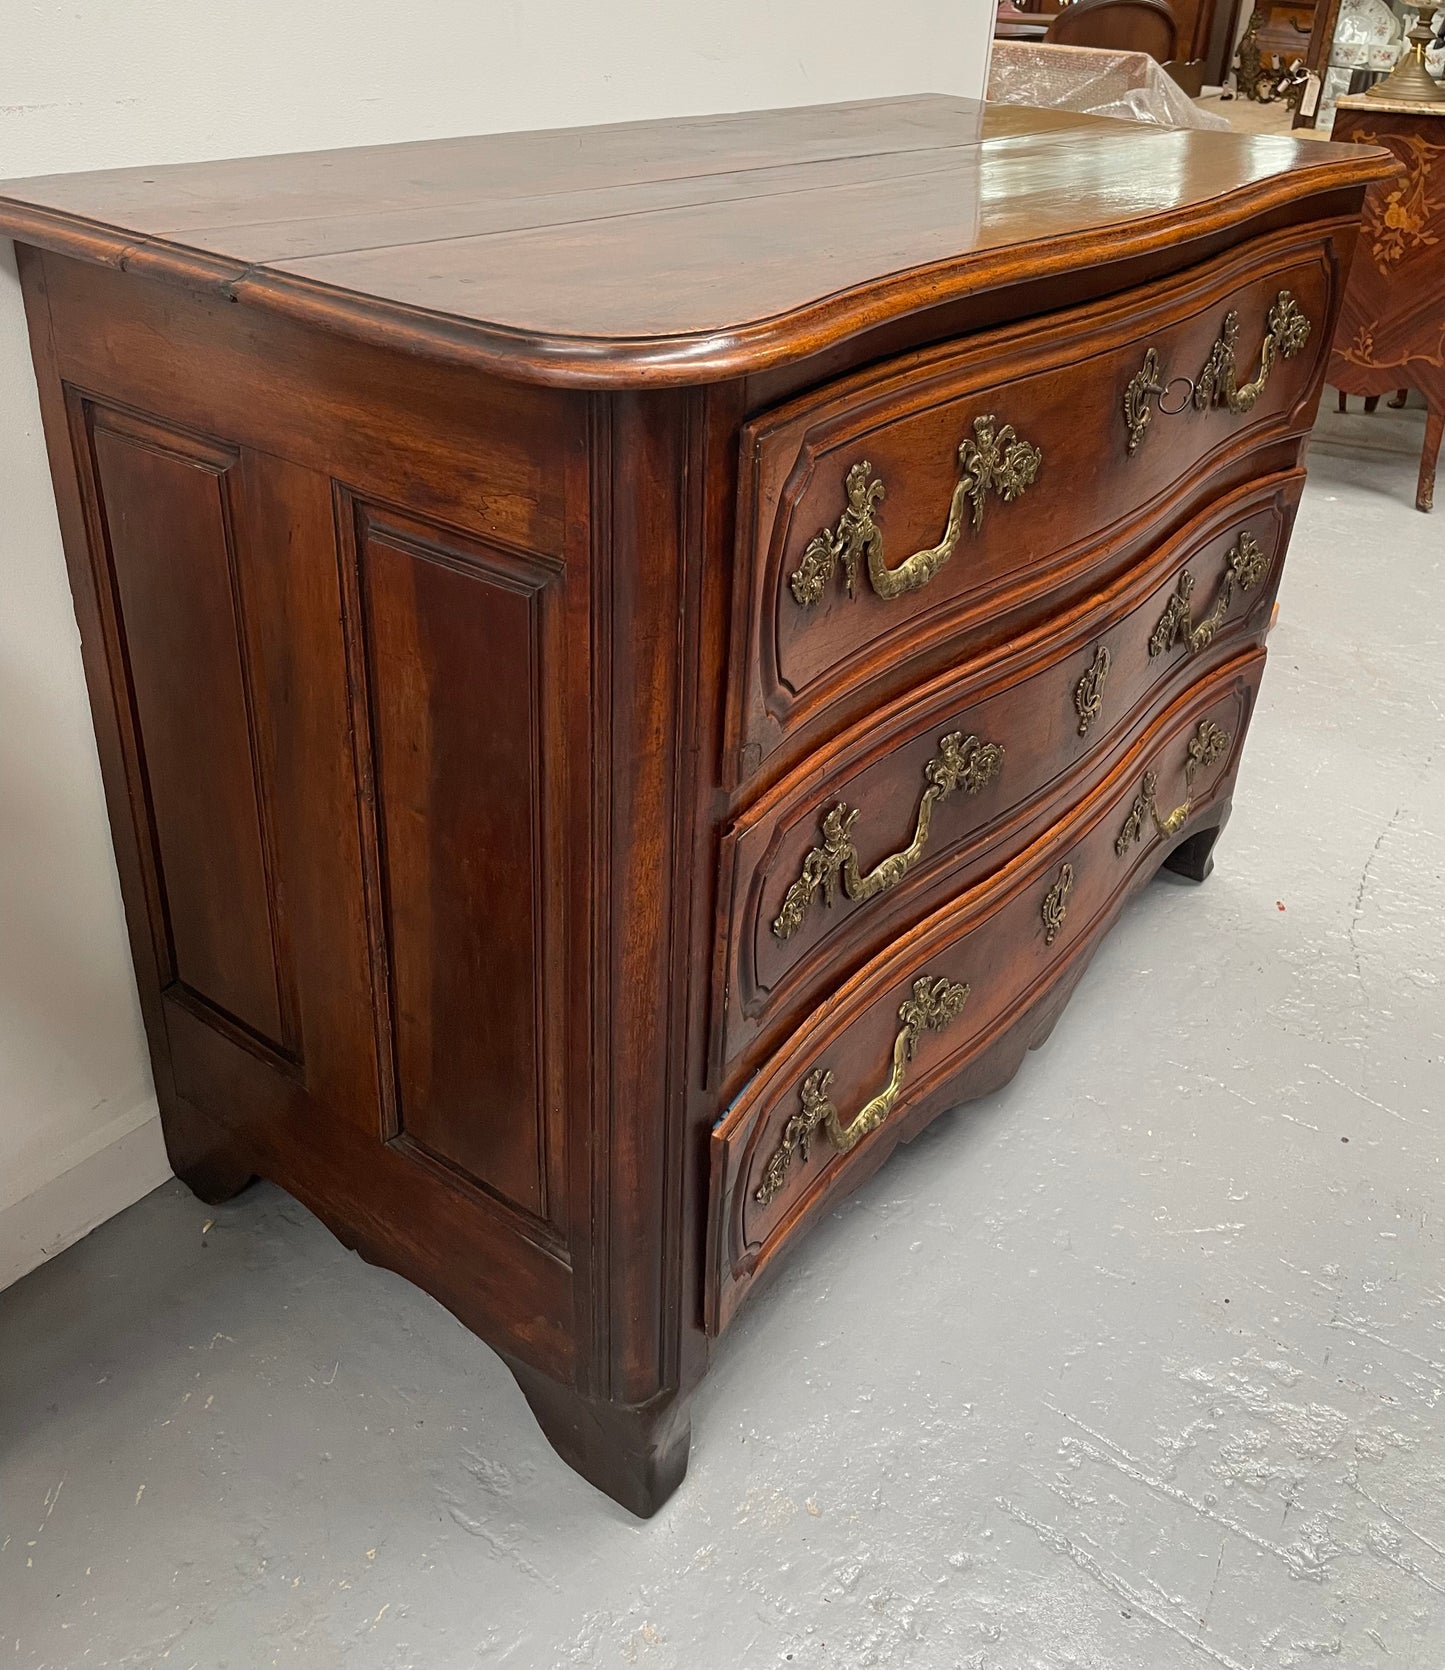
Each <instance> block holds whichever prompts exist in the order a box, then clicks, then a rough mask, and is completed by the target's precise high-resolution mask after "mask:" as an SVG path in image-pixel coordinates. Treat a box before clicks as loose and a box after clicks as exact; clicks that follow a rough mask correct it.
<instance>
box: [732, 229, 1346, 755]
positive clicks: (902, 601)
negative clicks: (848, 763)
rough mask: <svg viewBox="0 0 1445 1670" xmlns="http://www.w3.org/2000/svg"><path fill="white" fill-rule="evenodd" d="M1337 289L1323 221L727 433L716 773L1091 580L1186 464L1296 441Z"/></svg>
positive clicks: (815, 733) (846, 384) (1215, 463)
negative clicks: (733, 453)
mask: <svg viewBox="0 0 1445 1670" xmlns="http://www.w3.org/2000/svg"><path fill="white" fill-rule="evenodd" d="M1338 289H1339V285H1338V272H1337V260H1336V251H1335V245H1334V242H1333V240H1332V238H1331V237H1330V236H1329V235H1328V234H1325V235H1322V234H1321V232H1320V231H1319V229H1318V228H1315V229H1312V230H1311V231H1310V232H1308V233H1301V232H1291V233H1288V234H1280V235H1278V236H1275V237H1273V238H1269V239H1265V240H1261V241H1259V242H1257V243H1254V244H1251V245H1249V246H1247V247H1246V248H1244V249H1242V250H1238V251H1234V252H1232V253H1231V254H1230V255H1228V256H1225V257H1222V258H1220V259H1219V260H1217V261H1215V262H1211V263H1209V264H1207V265H1205V266H1203V267H1199V268H1195V269H1192V270H1191V271H1190V272H1189V273H1187V274H1185V275H1183V276H1181V277H1177V278H1174V279H1171V280H1167V281H1163V282H1160V283H1158V284H1154V285H1151V286H1149V287H1147V288H1144V289H1141V290H1138V291H1135V292H1132V293H1130V294H1128V295H1125V296H1122V297H1114V298H1112V299H1110V300H1109V301H1107V302H1103V303H1097V304H1093V305H1091V306H1089V307H1085V308H1078V309H1074V310H1072V311H1070V312H1067V313H1062V314H1056V315H1052V316H1049V317H1045V318H1042V319H1036V320H1033V321H1031V322H1029V323H1027V324H1025V325H1020V326H1013V327H1010V328H1008V329H1005V330H1000V331H995V332H991V333H988V334H986V335H981V336H978V337H974V338H970V339H968V340H967V341H964V342H955V343H952V344H947V345H945V346H943V347H941V348H937V349H932V350H929V351H926V352H921V353H918V354H914V355H911V356H909V357H907V358H906V359H904V360H901V361H894V362H890V363H889V364H887V365H884V366H882V367H879V368H876V369H875V370H873V371H870V372H867V373H862V374H859V375H858V376H855V377H852V378H850V379H847V380H845V381H843V382H840V383H835V384H830V385H827V386H826V387H824V388H822V389H820V390H817V391H815V392H812V393H810V394H808V395H805V396H802V397H800V398H799V399H797V400H794V401H792V402H790V403H789V404H788V405H786V406H784V407H782V408H780V409H778V410H776V411H773V412H769V413H766V414H764V415H763V416H761V417H759V418H757V419H755V420H754V421H753V422H751V423H750V424H748V425H746V426H745V428H744V431H743V437H742V455H741V466H740V495H741V498H740V507H739V516H738V535H737V538H738V566H739V572H740V573H741V574H742V575H745V576H746V580H745V582H744V585H745V587H746V590H745V593H744V601H743V602H742V603H741V604H740V606H739V619H738V625H737V629H736V637H735V641H734V646H733V665H732V672H731V682H732V692H731V701H730V713H729V725H730V731H729V741H730V744H731V745H732V746H731V747H730V750H729V752H730V765H731V769H732V771H733V772H734V777H735V780H736V781H737V782H739V783H741V782H744V781H746V780H748V778H749V777H751V776H752V775H753V774H754V773H755V772H757V771H759V770H760V769H761V767H762V766H763V764H764V762H766V761H768V760H769V759H770V758H771V756H773V755H774V754H776V753H777V752H778V751H779V750H780V749H781V750H783V751H784V752H783V757H782V759H781V760H780V761H779V762H778V765H780V766H781V765H785V764H786V763H787V762H788V761H790V760H792V759H794V758H796V757H798V755H799V754H800V753H801V752H802V750H803V749H804V748H805V747H806V746H808V745H809V744H811V743H815V742H816V741H818V740H821V738H822V737H823V736H825V735H828V734H833V733H835V732H836V731H837V730H838V729H839V728H840V726H841V725H842V724H843V723H845V722H847V721H849V720H851V719H852V718H854V717H856V716H857V713H858V710H859V708H860V706H862V705H871V706H875V707H876V705H877V700H878V697H879V695H880V693H881V694H896V693H897V692H899V691H900V690H902V689H904V688H905V687H907V686H908V685H909V684H912V683H915V682H916V681H917V680H918V679H919V678H920V677H921V676H924V675H926V674H929V673H932V672H938V671H941V670H942V669H943V667H944V666H946V665H948V664H949V663H950V662H952V663H956V662H957V660H958V659H959V655H960V650H961V649H964V648H966V647H968V646H970V644H972V647H978V646H979V645H982V644H984V643H990V642H998V641H999V640H1000V639H1001V638H1003V637H1006V636H1010V635H1012V634H1014V633H1016V632H1018V631H1020V630H1024V629H1026V628H1027V626H1028V625H1030V624H1033V622H1035V621H1036V620H1037V619H1038V618H1039V616H1040V614H1041V612H1042V611H1043V610H1045V609H1048V608H1051V607H1055V606H1056V605H1057V603H1058V602H1059V600H1060V599H1061V598H1063V597H1068V596H1077V595H1080V594H1081V593H1082V592H1083V591H1085V590H1087V589H1089V588H1090V587H1096V586H1098V585H1099V584H1101V583H1103V581H1104V580H1105V579H1107V577H1108V575H1109V573H1117V572H1119V571H1120V569H1122V568H1123V567H1124V566H1126V564H1127V562H1128V561H1130V560H1133V558H1134V557H1135V556H1137V554H1138V553H1139V551H1140V550H1141V549H1143V548H1145V547H1146V546H1147V544H1148V543H1150V542H1151V541H1152V540H1153V539H1154V538H1157V536H1158V533H1159V531H1160V529H1161V528H1163V527H1164V526H1166V525H1167V524H1168V523H1169V522H1170V521H1171V520H1178V519H1179V517H1180V508H1181V505H1185V506H1186V507H1187V505H1188V504H1189V503H1190V502H1191V501H1192V500H1193V499H1195V498H1198V497H1202V493H1201V492H1200V489H1201V484H1203V482H1204V478H1205V477H1206V476H1207V475H1208V474H1209V473H1210V472H1212V471H1215V470H1221V471H1224V470H1228V469H1229V468H1230V466H1231V464H1232V463H1233V462H1234V461H1237V460H1239V459H1241V458H1243V457H1245V456H1246V455H1247V454H1248V453H1249V452H1251V451H1252V450H1255V449H1257V448H1259V447H1260V446H1262V445H1264V444H1266V443H1269V442H1272V441H1279V440H1281V439H1283V438H1286V437H1289V436H1300V435H1303V434H1304V433H1305V432H1306V431H1307V430H1308V428H1309V425H1310V423H1311V422H1312V421H1313V418H1314V413H1315V409H1316V406H1317V404H1318V398H1319V391H1320V387H1321V375H1322V364H1323V358H1322V356H1323V355H1324V353H1325V351H1326V349H1327V347H1328V341H1329V324H1330V321H1331V319H1332V318H1333V315H1334V310H1335V305H1336V297H1337V294H1338ZM1236 474H1237V472H1236Z"/></svg>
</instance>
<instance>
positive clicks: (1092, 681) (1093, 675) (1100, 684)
mask: <svg viewBox="0 0 1445 1670" xmlns="http://www.w3.org/2000/svg"><path fill="white" fill-rule="evenodd" d="M1113 665H1114V658H1113V656H1112V655H1110V654H1109V646H1108V645H1107V644H1100V645H1098V647H1097V648H1096V649H1095V650H1094V659H1093V662H1092V663H1091V665H1090V666H1089V668H1088V670H1087V671H1086V672H1085V674H1084V676H1083V677H1082V678H1081V679H1080V680H1079V682H1078V683H1077V684H1076V685H1075V686H1074V712H1075V713H1077V714H1078V716H1079V735H1080V736H1087V735H1088V734H1089V727H1090V726H1091V725H1092V724H1093V723H1094V721H1095V720H1096V719H1097V718H1098V717H1099V710H1100V708H1102V707H1103V705H1104V680H1105V679H1107V678H1108V676H1109V669H1110V667H1112V666H1113Z"/></svg>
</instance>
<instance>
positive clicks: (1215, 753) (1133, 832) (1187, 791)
mask: <svg viewBox="0 0 1445 1670" xmlns="http://www.w3.org/2000/svg"><path fill="white" fill-rule="evenodd" d="M1228 747H1229V732H1228V731H1222V730H1220V728H1219V726H1218V725H1216V724H1215V723H1214V722H1213V721H1212V720H1209V719H1201V720H1200V722H1199V728H1198V729H1197V730H1196V731H1195V733H1194V735H1193V736H1192V737H1190V739H1189V749H1188V753H1187V755H1186V757H1185V761H1184V798H1183V800H1181V801H1180V803H1179V804H1178V805H1177V806H1176V807H1175V808H1174V810H1173V811H1172V812H1164V813H1161V812H1160V810H1159V807H1158V805H1157V803H1156V802H1155V798H1154V796H1155V791H1156V790H1157V788H1158V779H1157V778H1156V776H1155V774H1154V773H1153V772H1152V771H1146V772H1145V773H1144V780H1143V783H1142V784H1141V786H1140V789H1139V792H1138V794H1136V795H1135V796H1134V804H1133V805H1132V806H1131V807H1130V808H1129V816H1128V817H1127V818H1125V819H1124V827H1123V828H1122V829H1121V830H1120V831H1119V838H1118V840H1116V841H1115V842H1114V851H1115V852H1116V853H1118V855H1119V856H1120V858H1122V857H1123V856H1124V854H1125V853H1126V852H1128V850H1129V848H1130V847H1131V846H1133V844H1134V842H1135V841H1142V840H1143V838H1144V824H1145V821H1146V820H1148V821H1149V822H1151V823H1152V824H1153V825H1154V828H1155V830H1156V832H1157V833H1158V834H1160V835H1177V834H1178V832H1179V831H1180V830H1181V829H1182V828H1183V827H1184V822H1185V819H1186V818H1188V816H1189V814H1190V812H1191V811H1193V809H1194V779H1195V778H1196V777H1197V776H1198V775H1199V773H1200V772H1201V771H1202V770H1203V769H1204V768H1205V766H1209V765H1213V764H1214V762H1215V761H1216V760H1218V759H1220V758H1221V757H1222V756H1223V754H1224V752H1225V750H1226V749H1227V748H1228Z"/></svg>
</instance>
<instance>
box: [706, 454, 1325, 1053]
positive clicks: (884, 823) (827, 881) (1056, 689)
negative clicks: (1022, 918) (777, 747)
mask: <svg viewBox="0 0 1445 1670" xmlns="http://www.w3.org/2000/svg"><path fill="white" fill-rule="evenodd" d="M1303 485H1304V473H1303V471H1298V470H1296V471H1289V472H1287V473H1284V474H1281V475H1276V476H1271V477H1268V478H1266V479H1265V480H1263V481H1260V482H1256V483H1253V484H1251V485H1249V486H1247V487H1245V488H1241V489H1239V490H1238V491H1236V492H1235V493H1233V494H1231V495H1229V496H1228V497H1226V498H1224V499H1221V500H1220V501H1219V502H1218V503H1217V504H1215V505H1213V506H1211V507H1210V509H1209V510H1208V511H1206V512H1204V513H1202V514H1201V515H1200V516H1198V517H1196V518H1195V520H1194V521H1193V522H1191V523H1189V524H1188V525H1187V526H1186V527H1184V528H1183V529H1181V530H1180V531H1179V532H1178V534H1176V535H1175V536H1174V537H1173V538H1171V539H1170V540H1168V541H1167V542H1166V543H1165V544H1164V545H1163V546H1161V547H1160V548H1159V549H1157V550H1156V551H1155V552H1154V553H1153V554H1152V555H1151V557H1150V559H1149V561H1148V562H1147V563H1145V564H1142V565H1141V566H1140V567H1139V568H1137V569H1136V570H1134V571H1133V572H1132V573H1131V574H1128V575H1126V576H1124V577H1123V578H1122V579H1121V580H1119V581H1118V582H1116V584H1115V585H1113V586H1112V587H1110V588H1109V589H1108V590H1107V591H1104V592H1101V593H1098V594H1096V595H1095V596H1094V597H1091V598H1089V599H1087V600H1086V601H1085V602H1083V603H1081V604H1080V605H1079V606H1078V607H1076V608H1075V609H1073V610H1071V611H1069V612H1068V613H1067V614H1065V615H1064V616H1062V617H1060V618H1057V619H1055V620H1053V621H1050V622H1048V623H1047V624H1046V625H1045V626H1043V627H1040V628H1038V629H1037V630H1035V631H1034V632H1032V633H1029V634H1028V635H1026V636H1024V637H1022V638H1018V639H1015V640H1013V641H1012V642H1010V643H1007V644H1005V645H1003V646H1001V647H1000V648H999V649H997V650H996V651H994V652H992V653H990V654H989V655H987V656H985V657H983V658H980V659H978V660H975V661H973V662H970V663H969V664H967V665H966V666H964V667H961V668H959V669H956V670H954V671H952V672H950V673H948V674H946V675H944V676H943V677H941V678H937V679H934V680H933V681H931V682H930V683H929V684H927V685H925V686H923V687H922V688H921V689H920V690H918V691H916V692H915V693H913V694H912V695H910V696H909V697H906V698H904V699H902V700H900V701H896V702H894V703H892V704H890V705H889V706H888V707H886V708H884V709H883V710H882V711H880V712H879V713H878V714H877V715H875V716H874V717H873V718H872V719H870V720H868V721H866V722H864V723H862V724H859V725H856V726H854V727H853V729H852V730H851V731H849V732H847V733H845V734H844V735H843V736H842V737H840V738H839V739H838V740H837V741H836V742H835V743H833V744H831V745H830V746H829V747H828V749H827V750H826V753H822V752H820V753H819V754H815V755H813V756H811V757H810V758H809V759H807V760H805V761H804V762H803V763H802V764H801V765H800V766H799V767H798V768H797V769H796V770H794V771H793V772H791V773H790V774H789V775H788V776H787V777H785V778H783V779H782V780H781V781H780V782H779V783H778V784H776V785H775V787H774V788H773V789H772V790H771V791H769V792H768V793H767V794H765V795H764V796H762V797H761V798H760V799H759V800H758V801H757V802H755V803H754V804H753V805H752V806H750V807H749V808H748V809H747V811H746V812H744V813H743V814H742V815H741V816H740V817H739V818H737V819H736V821H735V822H734V823H733V824H732V825H731V826H730V827H729V828H728V830H727V832H726V833H725V835H724V837H723V841H722V852H721V899H720V904H721V912H722V919H723V921H724V923H725V928H724V935H723V944H722V953H723V957H724V964H723V979H722V990H721V1001H720V1003H719V1005H718V1009H717V1012H716V1015H715V1021H714V1055H713V1062H714V1068H715V1073H714V1076H715V1077H719V1078H722V1079H726V1078H727V1077H728V1071H729V1069H730V1067H731V1066H732V1064H733V1063H734V1062H736V1061H737V1059H738V1057H739V1056H740V1054H741V1052H742V1051H743V1050H744V1049H745V1047H746V1046H747V1045H749V1044H750V1043H751V1042H752V1041H753V1040H754V1039H755V1038H757V1037H759V1036H760V1035H761V1034H763V1033H765V1032H766V1031H767V1030H769V1029H770V1028H771V1027H772V1026H774V1025H775V1024H782V1023H785V1022H786V1020H787V1017H788V1015H789V1014H790V1013H791V1011H792V1010H793V1009H794V1008H795V1007H796V1006H797V1005H799V1004H801V1003H804V1002H806V1001H810V1000H811V998H812V997H813V996H814V995H815V993H816V990H817V988H818V985H819V982H821V981H823V980H829V981H834V982H836V981H837V979H838V978H839V977H840V974H841V973H842V972H844V971H845V970H846V969H847V968H848V967H850V966H851V965H852V963H853V962H854V961H856V960H857V959H859V958H861V957H864V956H867V955H869V954H870V952H871V950H872V949H873V948H874V947H876V945H877V944H878V943H881V942H882V940H883V939H885V938H886V937H887V936H888V935H889V934H890V933H892V932H893V931H894V930H895V929H896V926H897V924H898V923H899V921H900V919H902V918H904V917H907V916H911V915H913V914H916V913H918V912H921V911H923V910H926V909H931V908H933V906H934V904H935V903H936V902H937V900H938V898H939V897H940V896H942V895H944V894H946V893H953V892H957V891H958V890H959V889H961V888H963V887H966V886H968V885H970V883H971V882H973V881H974V880H976V879H977V878H978V877H979V876H981V875H982V874H983V873H984V872H985V871H986V869H987V868H988V867H990V866H991V865H995V864H999V863H1003V862H1006V861H1007V859H1008V857H1009V856H1010V855H1011V854H1012V853H1013V852H1016V851H1018V850H1021V849H1022V847H1023V846H1025V845H1026V844H1027V843H1028V842H1029V841H1030V840H1031V839H1033V837H1034V835H1035V834H1036V833H1037V831H1038V830H1039V828H1040V827H1042V825H1043V824H1045V823H1046V822H1047V821H1048V820H1049V819H1050V818H1052V817H1055V816H1057V815H1058V811H1059V806H1060V803H1061V801H1062V799H1063V798H1064V797H1065V796H1066V795H1073V796H1075V797H1077V796H1078V795H1080V794H1082V793H1083V792H1085V790H1086V789H1087V787H1088V785H1089V783H1091V782H1092V781H1093V780H1094V779H1095V778H1097V777H1098V776H1099V775H1101V774H1102V773H1103V772H1104V771H1105V770H1107V769H1108V767H1109V764H1110V762H1111V760H1112V758H1113V756H1114V755H1115V754H1116V753H1117V752H1118V750H1119V748H1121V747H1122V746H1124V745H1125V744H1126V743H1127V741H1128V738H1129V736H1130V734H1131V733H1132V732H1133V731H1134V730H1135V729H1136V728H1137V727H1138V726H1139V725H1140V724H1141V723H1143V722H1144V721H1145V720H1146V719H1147V718H1148V716H1149V714H1150V712H1151V711H1152V709H1153V708H1154V707H1156V706H1157V705H1158V704H1159V703H1160V702H1161V701H1163V700H1165V699H1167V697H1168V695H1169V694H1170V693H1171V692H1172V691H1173V690H1174V689H1176V688H1177V687H1178V686H1179V684H1181V683H1182V682H1184V681H1186V680H1188V679H1190V678H1193V677H1196V676H1198V674H1200V673H1201V672H1202V671H1203V670H1204V668H1205V667H1206V666H1207V665H1210V664H1212V663H1213V662H1214V661H1215V660H1217V659H1218V657H1219V655H1221V654H1227V653H1229V652H1230V651H1231V650H1233V649H1234V648H1235V647H1237V645H1238V644H1239V642H1240V641H1241V640H1242V639H1243V638H1244V637H1246V636H1248V635H1251V634H1256V633H1258V632H1260V631H1261V630H1262V628H1263V626H1264V624H1265V622H1266V621H1267V620H1268V617H1269V609H1270V605H1271V604H1272V602H1273V599H1274V594H1275V589H1276V586H1277V583H1278V577H1279V569H1280V558H1281V556H1282V554H1283V552H1284V549H1285V546H1286V545H1287V543H1288V538H1289V531H1290V526H1291V524H1292V522H1293V520H1294V513H1295V509H1296V507H1297V505H1298V503H1299V495H1300V491H1301V488H1302V487H1303Z"/></svg>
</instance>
